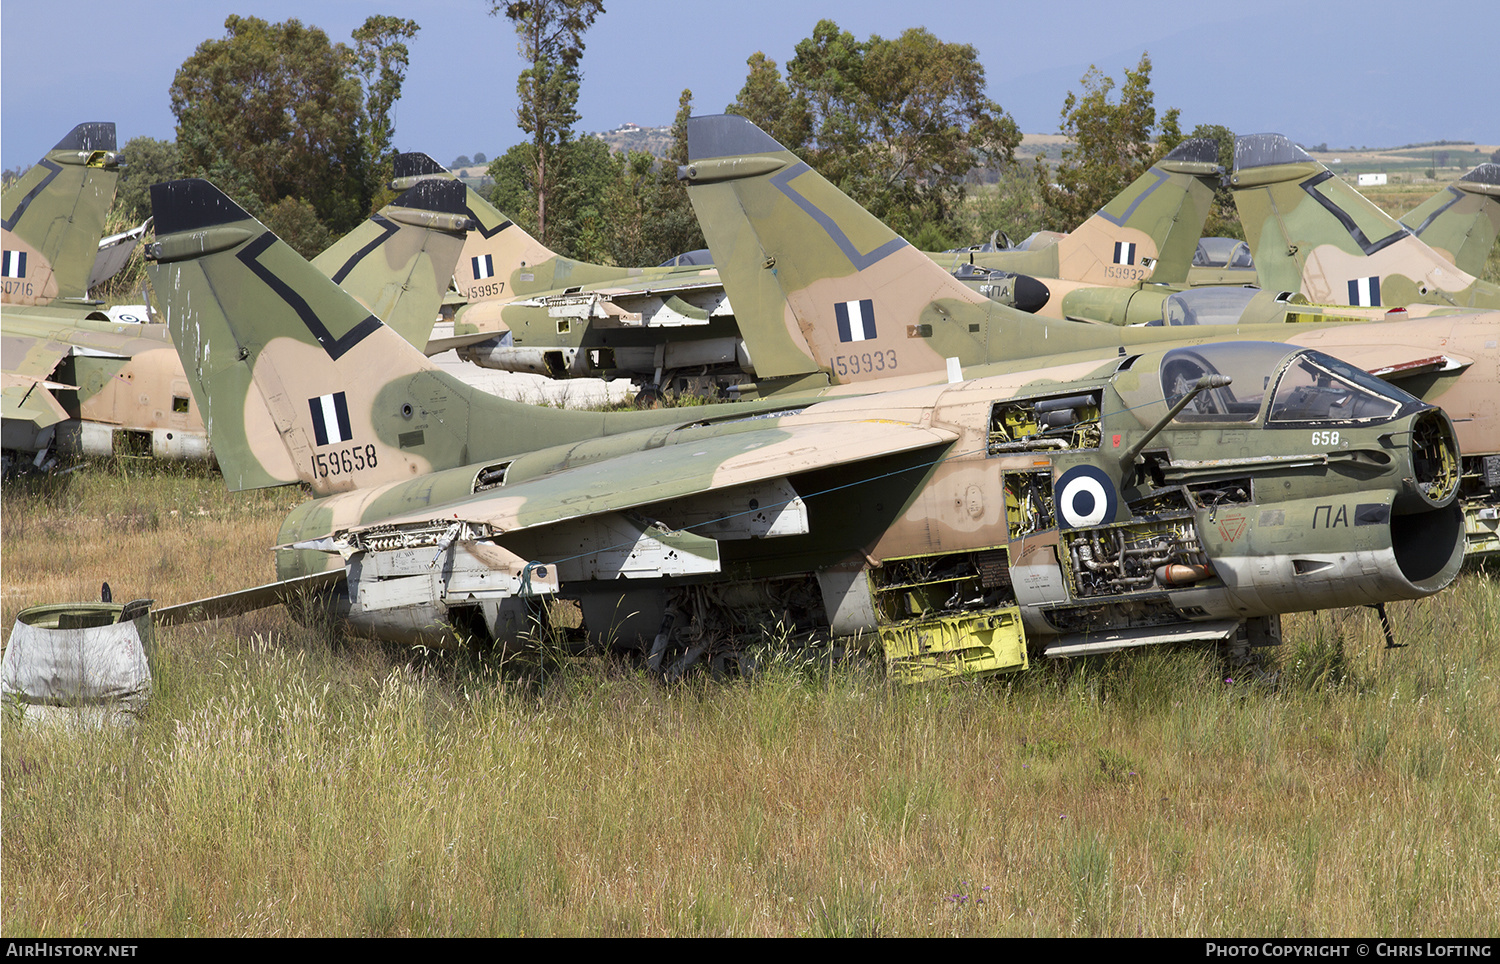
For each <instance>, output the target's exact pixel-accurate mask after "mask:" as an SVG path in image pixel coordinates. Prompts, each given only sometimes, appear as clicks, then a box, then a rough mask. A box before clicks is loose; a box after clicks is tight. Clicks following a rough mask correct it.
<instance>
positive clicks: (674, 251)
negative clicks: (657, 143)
mask: <svg viewBox="0 0 1500 964" xmlns="http://www.w3.org/2000/svg"><path fill="white" fill-rule="evenodd" d="M692 116H693V92H692V91H691V90H689V89H686V88H684V89H683V91H682V93H681V94H679V95H678V97H677V116H676V117H675V118H674V119H673V121H672V146H671V147H670V148H669V149H668V154H667V157H666V160H665V162H664V163H660V164H658V165H657V166H656V185H655V191H654V192H653V195H652V198H651V206H650V219H651V220H650V223H651V232H650V237H651V239H652V247H651V248H649V249H648V253H647V254H646V255H645V256H644V257H643V258H642V259H640V260H630V261H620V262H619V263H620V264H627V265H629V264H660V263H662V262H663V261H666V260H667V259H668V258H672V257H675V256H677V255H679V254H683V253H685V252H688V251H694V250H697V249H698V248H702V247H705V246H706V245H707V244H708V242H707V241H705V240H703V229H702V228H701V227H699V226H698V215H697V214H695V213H694V212H693V202H692V201H690V200H688V194H687V186H686V185H685V184H683V183H682V182H681V181H679V180H678V179H677V168H678V167H680V166H681V165H683V164H686V163H687V162H688V141H687V126H688V119H689V118H691V117H692Z"/></svg>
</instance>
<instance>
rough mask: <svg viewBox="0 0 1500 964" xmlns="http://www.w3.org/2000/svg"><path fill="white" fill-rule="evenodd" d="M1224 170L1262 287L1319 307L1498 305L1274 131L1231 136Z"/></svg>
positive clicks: (1492, 289) (1494, 291) (1489, 288)
mask: <svg viewBox="0 0 1500 964" xmlns="http://www.w3.org/2000/svg"><path fill="white" fill-rule="evenodd" d="M1234 156H1235V167H1234V173H1233V174H1231V175H1230V179H1229V181H1230V185H1231V186H1232V187H1233V188H1234V203H1235V205H1236V206H1237V207H1238V208H1239V211H1240V223H1241V224H1243V225H1244V228H1245V237H1246V239H1247V240H1248V241H1249V242H1250V247H1251V251H1252V254H1253V255H1254V257H1255V269H1256V271H1257V272H1258V273H1259V275H1260V283H1261V287H1262V288H1269V289H1271V290H1273V291H1300V292H1301V293H1302V294H1304V295H1306V296H1307V297H1308V298H1309V299H1310V300H1312V301H1314V302H1317V303H1321V304H1340V305H1384V306H1387V307H1392V306H1406V305H1413V304H1424V303H1425V304H1434V305H1443V306H1446V307H1453V308H1468V309H1493V308H1500V287H1497V286H1495V285H1493V284H1489V283H1487V282H1484V281H1480V280H1478V279H1476V278H1475V277H1474V276H1473V275H1471V274H1469V273H1468V272H1466V271H1464V270H1462V269H1461V268H1459V267H1457V266H1456V265H1454V264H1453V263H1452V262H1450V261H1448V260H1445V259H1444V258H1443V257H1442V256H1441V255H1439V254H1438V253H1437V252H1435V251H1433V250H1432V248H1430V247H1428V246H1427V245H1426V244H1424V243H1423V242H1422V241H1421V240H1420V239H1418V238H1417V237H1416V236H1414V235H1413V234H1412V232H1411V231H1410V230H1408V229H1407V228H1406V226H1405V225H1402V224H1400V223H1398V222H1396V221H1395V220H1394V219H1392V218H1391V217H1390V215H1388V214H1386V213H1385V212H1384V211H1382V210H1380V208H1378V207H1376V206H1375V205H1374V204H1372V203H1371V202H1370V201H1368V200H1366V199H1365V197H1364V196H1363V195H1361V194H1360V193H1359V192H1358V191H1356V190H1354V188H1352V187H1350V186H1349V185H1348V184H1346V183H1344V181H1342V180H1341V179H1339V178H1337V177H1335V176H1334V175H1333V172H1332V171H1330V170H1328V168H1326V167H1324V166H1323V165H1322V164H1320V163H1318V162H1317V161H1315V160H1313V159H1312V157H1310V156H1309V155H1308V154H1307V152H1306V151H1304V150H1302V148H1300V147H1298V146H1297V145H1296V144H1293V143H1292V142H1291V141H1290V140H1288V139H1287V138H1286V137H1285V136H1283V135H1281V134H1250V135H1246V136H1243V137H1239V138H1237V139H1236V140H1235V146H1234Z"/></svg>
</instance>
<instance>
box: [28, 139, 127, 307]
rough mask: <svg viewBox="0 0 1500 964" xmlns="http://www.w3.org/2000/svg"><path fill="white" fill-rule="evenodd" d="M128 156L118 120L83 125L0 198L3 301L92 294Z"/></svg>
mask: <svg viewBox="0 0 1500 964" xmlns="http://www.w3.org/2000/svg"><path fill="white" fill-rule="evenodd" d="M123 163H124V159H123V158H122V157H121V156H120V155H119V154H118V153H116V150H115V125H114V124H113V123H112V122H108V121H99V122H91V123H86V124H79V125H78V126H77V127H75V128H73V129H72V130H71V131H69V132H68V135H67V136H66V137H64V138H63V139H62V140H60V141H58V142H57V146H56V147H54V148H52V150H50V151H48V152H47V154H46V156H45V157H43V158H42V159H41V160H40V161H39V162H37V163H36V164H35V165H33V166H32V168H31V170H29V171H27V172H26V175H25V176H24V177H22V178H21V180H20V181H18V182H16V184H15V185H13V186H12V187H11V189H10V190H9V191H6V192H5V198H4V200H3V201H0V210H3V212H4V216H3V219H0V228H3V232H0V233H3V244H0V249H3V252H4V253H3V256H0V277H3V285H0V289H3V295H0V301H3V303H5V304H11V305H45V304H49V303H51V302H53V301H57V300H60V299H69V300H83V299H84V298H86V297H87V296H88V285H89V275H90V273H91V272H92V271H93V268H94V261H95V260H96V259H97V258H98V256H99V239H100V238H102V237H103V236H104V221H105V218H107V217H108V216H109V209H110V206H111V205H112V204H113V203H114V199H115V184H116V182H117V181H118V179H119V173H120V167H121V165H122V164H123Z"/></svg>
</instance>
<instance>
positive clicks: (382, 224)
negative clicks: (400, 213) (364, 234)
mask: <svg viewBox="0 0 1500 964" xmlns="http://www.w3.org/2000/svg"><path fill="white" fill-rule="evenodd" d="M370 221H371V222H373V223H374V224H375V225H377V226H378V227H379V228H380V231H381V233H380V234H379V235H378V236H377V237H376V238H375V240H373V241H371V242H370V243H369V244H367V245H365V246H364V247H363V248H360V249H359V250H358V251H356V252H354V253H353V254H352V255H350V256H349V260H348V261H345V262H344V266H343V267H341V268H339V270H338V271H336V272H334V274H333V283H334V284H342V283H343V281H344V279H345V278H346V277H348V276H349V272H351V271H353V270H354V269H355V268H357V267H358V266H359V263H360V262H361V261H363V260H364V259H365V257H366V256H367V255H368V254H369V253H370V252H371V251H374V250H375V249H376V248H378V247H380V246H381V245H382V244H385V243H386V241H388V240H390V237H391V235H393V234H395V233H396V232H397V231H400V230H401V226H400V225H398V224H396V223H395V222H394V221H391V220H389V219H388V218H383V217H381V216H380V215H379V214H372V215H370Z"/></svg>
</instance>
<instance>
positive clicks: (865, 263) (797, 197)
mask: <svg viewBox="0 0 1500 964" xmlns="http://www.w3.org/2000/svg"><path fill="white" fill-rule="evenodd" d="M811 170H812V168H810V167H808V166H807V163H806V162H805V161H799V162H797V163H796V164H793V165H792V166H791V167H789V168H787V169H786V170H784V171H782V172H781V173H780V174H777V175H775V176H773V177H772V178H771V184H772V186H774V187H775V188H776V190H778V191H780V192H781V193H782V194H785V195H786V196H787V198H788V199H790V200H791V202H792V203H793V204H795V205H797V206H798V207H799V208H801V209H802V210H803V211H806V212H807V216H808V217H810V218H812V219H813V220H814V221H816V222H818V224H820V225H822V227H823V230H824V231H826V232H828V236H829V237H830V238H832V239H833V243H834V244H836V245H838V246H839V250H840V251H842V252H844V257H846V258H848V259H849V262H850V263H851V264H853V265H854V270H856V271H863V270H865V269H866V268H868V267H869V266H870V265H872V264H874V263H876V262H877V261H880V260H881V259H883V258H885V257H887V256H889V255H890V254H892V253H893V252H896V251H899V250H901V249H902V248H904V247H906V246H907V245H906V239H905V238H901V237H895V238H892V239H891V240H889V241H887V242H885V243H884V244H882V245H881V246H880V247H878V248H876V249H875V250H874V251H871V252H870V253H869V254H861V253H860V250H859V249H858V248H856V247H855V246H854V242H853V241H851V240H850V239H849V235H847V234H845V233H844V229H843V228H841V227H839V226H838V225H837V224H836V223H835V222H834V220H833V218H831V217H829V216H828V215H827V214H825V213H823V211H822V209H820V208H819V207H818V206H817V205H816V204H814V203H813V202H811V201H809V200H808V199H807V198H805V197H803V196H802V195H801V194H799V193H797V190H796V188H794V187H792V185H791V182H792V181H793V180H794V179H795V178H797V177H799V176H801V175H803V174H806V173H808V172H809V171H811Z"/></svg>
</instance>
